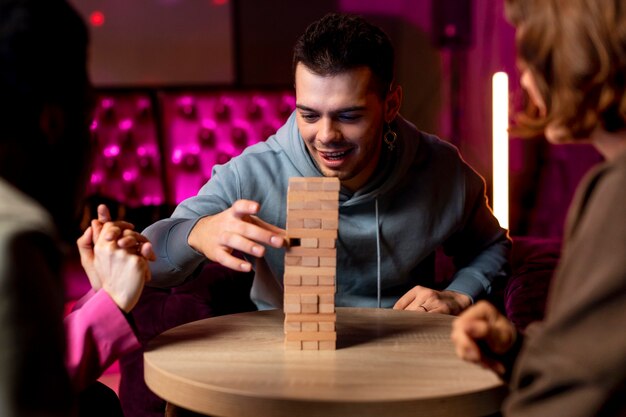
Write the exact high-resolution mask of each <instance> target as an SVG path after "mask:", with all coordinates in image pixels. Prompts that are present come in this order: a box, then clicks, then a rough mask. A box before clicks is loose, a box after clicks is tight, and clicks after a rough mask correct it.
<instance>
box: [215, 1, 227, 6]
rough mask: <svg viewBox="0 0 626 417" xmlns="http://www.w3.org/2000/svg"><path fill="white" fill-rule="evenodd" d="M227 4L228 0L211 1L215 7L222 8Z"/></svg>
mask: <svg viewBox="0 0 626 417" xmlns="http://www.w3.org/2000/svg"><path fill="white" fill-rule="evenodd" d="M226 3H228V0H213V4H214V5H216V6H223V5H225V4H226Z"/></svg>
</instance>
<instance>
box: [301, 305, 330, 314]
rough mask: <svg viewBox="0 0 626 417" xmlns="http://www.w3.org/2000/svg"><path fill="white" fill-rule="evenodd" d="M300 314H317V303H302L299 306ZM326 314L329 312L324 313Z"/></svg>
mask: <svg viewBox="0 0 626 417" xmlns="http://www.w3.org/2000/svg"><path fill="white" fill-rule="evenodd" d="M333 311H334V310H333ZM300 312H301V313H302V314H314V313H319V312H320V311H319V310H318V305H317V303H315V304H304V303H302V304H300ZM326 313H329V311H326Z"/></svg>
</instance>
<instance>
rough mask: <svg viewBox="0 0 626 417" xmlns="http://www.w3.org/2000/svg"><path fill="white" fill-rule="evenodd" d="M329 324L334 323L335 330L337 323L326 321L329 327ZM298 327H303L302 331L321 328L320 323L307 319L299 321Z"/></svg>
mask: <svg viewBox="0 0 626 417" xmlns="http://www.w3.org/2000/svg"><path fill="white" fill-rule="evenodd" d="M328 324H332V325H333V329H332V331H334V330H335V323H324V325H326V328H328V327H329V326H328ZM298 327H299V328H300V329H301V330H300V331H303V332H317V331H319V329H320V327H319V324H318V323H317V322H315V321H305V322H302V323H298Z"/></svg>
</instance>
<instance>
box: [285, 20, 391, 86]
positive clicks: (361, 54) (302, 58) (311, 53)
mask: <svg viewBox="0 0 626 417" xmlns="http://www.w3.org/2000/svg"><path fill="white" fill-rule="evenodd" d="M300 62H301V63H302V64H304V65H305V66H306V67H307V68H308V69H309V70H310V71H312V72H314V73H315V74H318V75H322V76H326V75H335V74H339V73H341V72H344V71H348V70H351V69H355V68H359V67H367V68H369V69H370V70H371V71H372V73H373V75H374V79H375V81H376V82H377V84H378V85H377V89H378V91H379V93H380V95H381V97H385V96H386V95H387V92H388V91H389V89H390V87H391V83H392V82H393V71H394V51H393V46H392V44H391V41H390V39H389V36H387V34H386V33H385V32H384V31H383V30H382V29H380V28H379V27H377V26H374V25H372V24H371V23H369V22H367V21H366V20H365V19H364V18H362V17H360V16H355V15H350V14H339V13H329V14H327V15H326V16H324V17H323V18H321V19H320V20H318V21H316V22H313V23H312V24H311V25H309V27H308V28H307V29H306V31H305V32H304V34H303V35H302V36H300V38H299V39H298V41H297V42H296V45H295V48H294V54H293V71H294V73H295V70H296V66H297V65H298V63H300Z"/></svg>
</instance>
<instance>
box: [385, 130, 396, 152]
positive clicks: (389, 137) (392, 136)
mask: <svg viewBox="0 0 626 417" xmlns="http://www.w3.org/2000/svg"><path fill="white" fill-rule="evenodd" d="M386 125H387V130H386V132H385V133H384V134H383V140H384V141H385V143H386V144H387V147H388V148H389V150H390V151H393V149H394V148H395V147H396V140H398V135H397V134H396V132H394V131H393V130H391V126H389V124H387V123H386Z"/></svg>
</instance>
